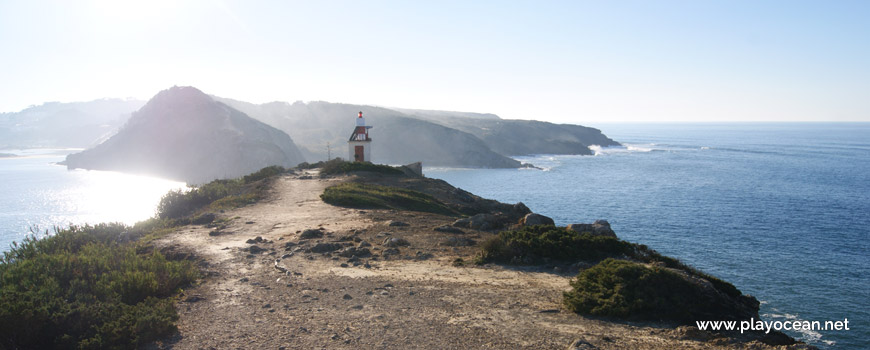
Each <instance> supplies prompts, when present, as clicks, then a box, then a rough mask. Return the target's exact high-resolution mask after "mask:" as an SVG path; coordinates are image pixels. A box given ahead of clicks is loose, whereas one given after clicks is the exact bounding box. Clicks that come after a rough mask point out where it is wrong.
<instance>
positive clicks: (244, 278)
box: [239, 277, 249, 282]
mask: <svg viewBox="0 0 870 350" xmlns="http://www.w3.org/2000/svg"><path fill="white" fill-rule="evenodd" d="M247 281H249V280H248V278H247V277H242V279H240V280H239V282H247Z"/></svg>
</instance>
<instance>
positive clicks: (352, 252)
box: [338, 247, 372, 258]
mask: <svg viewBox="0 0 870 350" xmlns="http://www.w3.org/2000/svg"><path fill="white" fill-rule="evenodd" d="M369 255H372V252H371V251H370V250H369V249H368V248H357V247H348V248H345V249H344V250H342V251H341V252H339V253H338V256H340V257H344V258H350V257H354V256H356V257H366V256H369Z"/></svg>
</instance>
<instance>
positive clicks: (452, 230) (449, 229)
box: [435, 225, 465, 234]
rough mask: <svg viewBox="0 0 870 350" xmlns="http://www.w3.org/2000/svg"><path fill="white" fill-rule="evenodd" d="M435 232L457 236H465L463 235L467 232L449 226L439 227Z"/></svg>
mask: <svg viewBox="0 0 870 350" xmlns="http://www.w3.org/2000/svg"><path fill="white" fill-rule="evenodd" d="M435 231H438V232H445V233H455V234H463V233H465V231H462V230H460V229H458V228H456V227H453V226H447V225H444V226H438V227H436V228H435Z"/></svg>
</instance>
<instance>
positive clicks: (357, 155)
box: [347, 112, 372, 162]
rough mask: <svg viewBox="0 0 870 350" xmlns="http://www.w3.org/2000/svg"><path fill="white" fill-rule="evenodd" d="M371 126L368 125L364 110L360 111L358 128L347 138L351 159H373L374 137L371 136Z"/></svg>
mask: <svg viewBox="0 0 870 350" xmlns="http://www.w3.org/2000/svg"><path fill="white" fill-rule="evenodd" d="M371 128H372V127H371V126H366V119H365V118H363V116H362V112H359V116H358V117H357V118H356V128H354V129H353V134H351V135H350V139H349V140H347V150H348V153H349V156H348V159H349V160H352V161H354V162H371V161H372V139H371V138H370V137H369V129H371Z"/></svg>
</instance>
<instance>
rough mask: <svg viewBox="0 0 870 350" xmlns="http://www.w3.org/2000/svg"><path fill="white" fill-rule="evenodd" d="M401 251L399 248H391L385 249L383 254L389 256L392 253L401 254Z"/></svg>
mask: <svg viewBox="0 0 870 350" xmlns="http://www.w3.org/2000/svg"><path fill="white" fill-rule="evenodd" d="M400 253H401V252H400V251H399V249H398V248H389V249H385V250H384V252H383V255H384V257H388V256H391V255H399V254H400Z"/></svg>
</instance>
